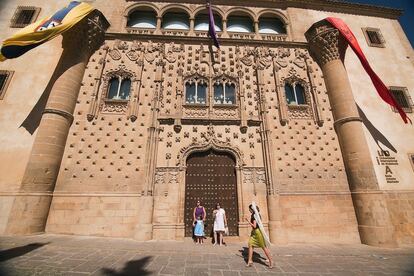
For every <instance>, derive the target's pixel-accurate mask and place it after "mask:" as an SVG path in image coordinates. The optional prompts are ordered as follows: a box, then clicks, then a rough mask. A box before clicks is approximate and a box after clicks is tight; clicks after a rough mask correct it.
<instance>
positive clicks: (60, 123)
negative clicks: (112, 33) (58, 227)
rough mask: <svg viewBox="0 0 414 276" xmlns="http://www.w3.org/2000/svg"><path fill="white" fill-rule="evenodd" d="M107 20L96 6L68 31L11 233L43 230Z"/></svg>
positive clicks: (10, 223) (11, 221)
mask: <svg viewBox="0 0 414 276" xmlns="http://www.w3.org/2000/svg"><path fill="white" fill-rule="evenodd" d="M108 27H109V23H108V21H107V20H106V19H105V17H104V16H103V15H102V14H101V13H100V12H98V11H94V12H92V13H91V14H89V15H88V16H87V17H86V18H84V19H83V20H82V21H81V22H79V23H78V24H77V25H75V26H74V27H73V28H72V29H70V30H69V31H67V32H66V33H64V34H63V42H62V47H63V52H62V56H61V57H60V59H59V62H58V65H57V66H56V69H55V72H54V74H53V75H54V76H56V80H55V82H54V84H53V87H52V89H51V92H50V96H49V99H48V102H47V104H46V108H45V110H44V111H43V116H42V120H41V122H40V125H39V128H38V132H37V135H36V138H35V140H34V143H33V147H32V152H31V155H30V158H29V161H28V163H27V166H26V171H25V174H24V176H23V180H22V184H21V187H20V191H19V194H18V195H17V196H16V198H15V200H14V203H13V207H12V211H11V213H10V218H9V221H8V225H7V229H6V233H8V234H32V233H41V232H44V230H45V226H46V220H47V217H48V214H49V207H50V203H51V201H52V193H53V191H54V188H55V183H56V179H57V176H58V173H59V168H60V164H61V161H62V157H63V152H64V149H65V145H66V139H67V136H68V133H69V128H70V126H71V124H72V121H73V112H74V110H75V106H76V100H77V98H78V94H79V90H80V87H81V83H82V79H83V75H84V73H85V68H86V65H87V63H88V60H89V58H90V56H91V55H92V54H93V53H94V52H95V51H96V50H97V49H98V48H99V47H100V46H101V45H102V43H103V42H104V40H105V31H106V29H107V28H108Z"/></svg>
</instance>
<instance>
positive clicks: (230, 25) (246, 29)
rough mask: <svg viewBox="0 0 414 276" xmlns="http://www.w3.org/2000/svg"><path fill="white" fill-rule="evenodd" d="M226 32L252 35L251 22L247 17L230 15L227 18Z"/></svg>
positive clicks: (252, 27)
mask: <svg viewBox="0 0 414 276" xmlns="http://www.w3.org/2000/svg"><path fill="white" fill-rule="evenodd" d="M227 31H228V32H234V33H253V32H254V25H253V20H252V19H251V18H250V16H248V15H231V16H229V17H228V18H227Z"/></svg>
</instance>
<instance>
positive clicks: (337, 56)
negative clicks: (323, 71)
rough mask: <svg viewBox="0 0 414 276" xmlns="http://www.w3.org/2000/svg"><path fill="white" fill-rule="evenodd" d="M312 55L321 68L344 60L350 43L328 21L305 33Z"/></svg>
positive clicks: (323, 21)
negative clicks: (331, 62)
mask: <svg viewBox="0 0 414 276" xmlns="http://www.w3.org/2000/svg"><path fill="white" fill-rule="evenodd" d="M305 37H306V40H307V41H308V43H309V50H310V53H311V55H312V56H313V57H314V58H315V59H316V61H317V62H318V64H319V66H321V67H322V66H323V65H325V64H326V63H328V62H330V61H333V60H342V61H343V60H344V57H345V52H346V48H347V47H348V43H347V42H346V40H345V39H344V38H343V37H342V35H341V34H340V33H339V31H338V30H337V29H336V28H334V27H333V26H332V25H331V24H330V23H329V22H328V21H326V20H325V19H324V20H321V21H319V22H316V23H315V24H313V25H312V26H311V27H310V28H309V29H308V30H307V31H306V33H305Z"/></svg>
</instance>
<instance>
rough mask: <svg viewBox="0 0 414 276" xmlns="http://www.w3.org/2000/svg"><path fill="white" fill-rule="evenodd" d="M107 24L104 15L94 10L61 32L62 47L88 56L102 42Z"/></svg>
mask: <svg viewBox="0 0 414 276" xmlns="http://www.w3.org/2000/svg"><path fill="white" fill-rule="evenodd" d="M109 26H110V24H109V22H108V21H107V20H106V18H105V16H104V15H103V14H102V13H101V12H100V11H98V10H95V11H93V12H91V13H90V14H89V15H88V16H86V17H85V18H84V19H82V20H81V21H80V22H79V23H78V24H76V25H75V26H74V27H72V28H71V29H70V30H68V31H67V32H66V33H64V34H63V41H62V47H63V48H64V49H68V50H70V49H73V50H75V51H77V52H78V53H81V52H82V53H84V54H86V55H87V56H88V57H89V56H90V55H92V54H93V53H94V52H95V51H96V50H97V49H99V47H100V46H101V45H102V44H103V43H104V41H105V32H106V30H107V29H108V28H109Z"/></svg>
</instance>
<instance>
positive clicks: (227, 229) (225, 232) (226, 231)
mask: <svg viewBox="0 0 414 276" xmlns="http://www.w3.org/2000/svg"><path fill="white" fill-rule="evenodd" d="M224 235H226V236H228V235H229V228H228V227H227V226H226V227H224Z"/></svg>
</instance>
